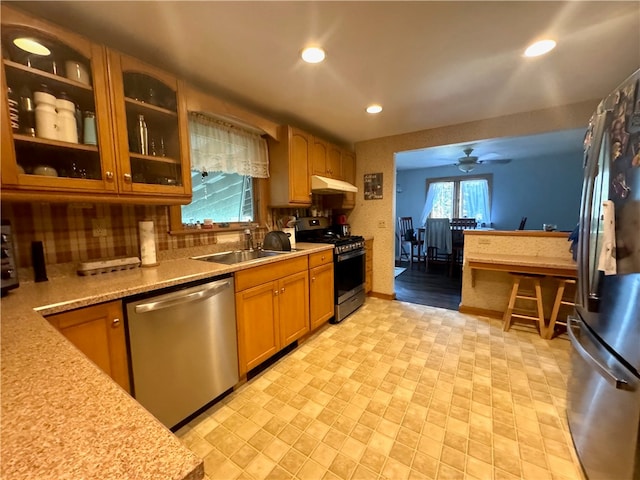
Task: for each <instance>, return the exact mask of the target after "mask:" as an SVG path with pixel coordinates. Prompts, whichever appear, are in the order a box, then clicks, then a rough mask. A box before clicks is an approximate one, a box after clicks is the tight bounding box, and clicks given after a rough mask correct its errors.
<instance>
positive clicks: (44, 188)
mask: <svg viewBox="0 0 640 480" xmlns="http://www.w3.org/2000/svg"><path fill="white" fill-rule="evenodd" d="M0 18H1V19H2V31H3V39H2V41H3V45H2V46H3V48H2V70H3V72H2V80H1V89H2V99H1V102H0V104H1V108H0V114H1V115H2V118H1V119H0V121H1V122H2V185H3V189H2V197H3V198H7V199H17V200H20V199H24V200H27V201H32V200H34V198H38V199H44V200H46V199H47V198H55V200H56V201H61V199H62V200H64V197H63V196H61V195H60V194H63V195H64V194H65V193H68V194H69V195H70V197H69V199H71V198H79V197H81V196H82V195H84V197H82V198H83V199H94V198H95V195H96V194H99V195H100V196H109V197H110V196H111V195H112V194H113V193H115V192H116V185H115V183H114V170H115V162H116V160H115V158H116V157H115V151H114V149H113V132H112V126H111V112H110V109H109V90H108V86H107V67H106V62H105V50H104V48H103V47H102V46H100V45H96V44H94V43H92V42H90V41H89V40H87V39H86V38H84V37H82V36H80V35H76V34H74V33H72V32H68V31H66V30H64V29H61V28H59V27H57V26H55V25H52V24H49V23H47V22H45V21H42V20H39V19H36V18H33V17H30V16H29V15H27V14H25V13H22V12H19V11H16V10H13V9H11V8H9V7H6V6H5V5H2V12H1V15H0ZM5 32H6V33H5ZM12 32H13V33H12ZM17 32H19V33H20V35H21V36H33V37H35V38H39V39H42V40H44V41H45V42H46V44H47V45H48V46H49V47H50V50H51V51H52V53H53V55H56V58H67V59H72V60H74V61H76V62H78V63H79V64H80V65H82V66H83V67H84V68H85V69H86V72H87V74H88V78H86V80H85V81H86V83H85V82H80V81H77V80H75V79H70V78H67V77H66V76H63V75H61V74H60V72H59V71H57V70H56V73H53V72H54V70H53V64H52V63H51V61H50V60H49V61H47V60H46V59H38V58H36V57H34V56H28V54H27V53H26V52H24V51H22V50H20V49H18V48H17V47H15V46H14V45H13V42H11V41H10V40H11V39H12V38H13V37H15V36H17V35H18V34H17ZM5 40H7V41H6V43H5ZM62 66H64V65H62ZM59 67H60V65H59V62H58V63H56V68H59ZM42 84H45V85H46V86H47V88H48V89H49V90H50V92H51V93H52V94H53V95H54V96H55V97H56V98H63V95H64V96H66V98H68V99H69V100H70V101H71V102H72V103H73V105H74V109H75V112H76V115H80V119H81V117H82V115H84V112H88V111H89V112H93V113H94V114H95V124H96V135H95V141H93V142H91V143H92V144H89V143H86V144H85V143H84V137H83V135H82V132H81V131H78V129H77V128H73V129H72V130H73V132H74V134H77V138H73V139H69V138H66V137H65V138H58V137H56V138H44V137H42V136H41V135H39V133H38V131H37V130H36V131H35V136H34V134H33V132H28V131H26V130H25V128H24V127H25V126H26V125H27V124H28V122H26V118H23V120H22V122H21V123H20V127H19V129H18V131H13V130H12V129H11V126H10V123H9V114H8V112H7V107H6V105H7V92H8V88H11V89H12V91H13V92H14V93H15V94H16V96H17V97H22V96H24V97H29V98H31V99H32V100H33V99H34V92H36V91H38V90H41V89H42ZM81 123H82V122H81ZM56 131H57V132H59V131H60V130H59V129H58V130H56ZM59 135H62V134H61V133H60V134H59ZM39 166H47V167H51V168H52V169H53V170H49V171H50V172H52V173H53V174H54V175H53V176H50V175H42V174H39V173H38V172H39V171H41V169H38V168H37V167H39Z"/></svg>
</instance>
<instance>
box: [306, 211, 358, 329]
mask: <svg viewBox="0 0 640 480" xmlns="http://www.w3.org/2000/svg"><path fill="white" fill-rule="evenodd" d="M337 231H338V229H335V230H334V229H333V227H331V225H330V224H329V219H328V218H326V217H302V218H300V219H298V222H297V224H296V241H297V242H311V243H330V244H332V245H333V246H334V247H333V267H334V275H333V276H334V285H333V287H334V300H335V316H334V319H333V320H332V321H331V323H338V322H341V321H342V320H344V319H345V318H346V317H347V316H348V315H350V314H351V313H353V312H354V311H355V310H357V309H358V308H359V307H360V306H361V305H362V304H364V300H365V293H364V281H365V248H364V238H363V237H359V236H353V235H340V234H338V233H337Z"/></svg>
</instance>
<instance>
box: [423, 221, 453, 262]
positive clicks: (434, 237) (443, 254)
mask: <svg viewBox="0 0 640 480" xmlns="http://www.w3.org/2000/svg"><path fill="white" fill-rule="evenodd" d="M426 228H427V232H426V240H425V245H426V247H425V248H426V252H427V258H426V264H427V270H429V264H431V263H445V264H448V263H449V262H450V261H451V260H450V259H451V252H452V250H451V226H450V224H449V219H448V218H427V225H426Z"/></svg>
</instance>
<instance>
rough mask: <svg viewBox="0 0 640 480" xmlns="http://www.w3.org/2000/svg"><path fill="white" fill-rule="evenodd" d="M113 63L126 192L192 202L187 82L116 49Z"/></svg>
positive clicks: (119, 149) (121, 172) (118, 140)
mask: <svg viewBox="0 0 640 480" xmlns="http://www.w3.org/2000/svg"><path fill="white" fill-rule="evenodd" d="M108 64H109V74H110V78H109V80H110V82H109V83H110V86H111V89H112V105H111V108H112V111H113V115H114V124H115V134H116V136H115V138H116V145H117V152H118V159H119V163H118V175H119V177H118V183H119V186H120V192H121V193H122V194H123V195H130V194H135V195H136V197H137V198H140V197H141V196H145V195H150V196H162V197H163V198H171V197H173V198H175V199H178V200H179V199H182V200H184V201H182V202H181V203H189V201H190V198H191V172H190V170H189V143H188V137H189V132H188V127H187V107H186V100H185V98H184V95H183V93H182V90H183V89H184V86H183V83H182V81H180V80H178V79H177V78H176V77H174V76H172V75H169V74H167V73H165V72H163V71H161V70H159V69H157V68H155V67H152V66H150V65H146V64H144V63H142V62H140V61H139V60H137V59H135V58H132V57H129V56H127V55H124V54H121V53H118V52H115V51H112V50H109V51H108ZM141 123H143V125H142V126H141Z"/></svg>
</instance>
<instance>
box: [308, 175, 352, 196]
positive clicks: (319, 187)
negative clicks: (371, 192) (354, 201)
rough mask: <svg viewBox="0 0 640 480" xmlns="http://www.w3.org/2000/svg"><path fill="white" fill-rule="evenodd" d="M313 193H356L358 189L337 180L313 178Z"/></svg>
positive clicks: (315, 176) (316, 176)
mask: <svg viewBox="0 0 640 480" xmlns="http://www.w3.org/2000/svg"><path fill="white" fill-rule="evenodd" d="M311 191H312V192H313V193H356V192H357V191H358V187H356V186H355V185H351V184H350V183H347V182H343V181H342V180H336V179H335V178H327V177H321V176H320V175H312V176H311Z"/></svg>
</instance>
